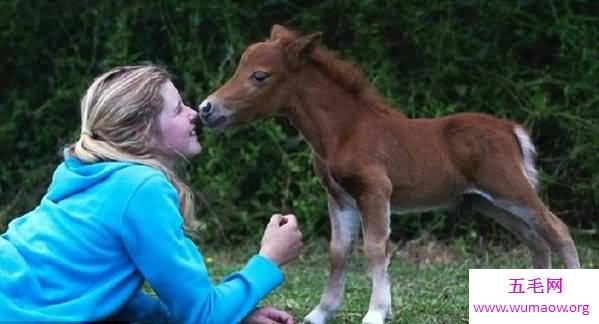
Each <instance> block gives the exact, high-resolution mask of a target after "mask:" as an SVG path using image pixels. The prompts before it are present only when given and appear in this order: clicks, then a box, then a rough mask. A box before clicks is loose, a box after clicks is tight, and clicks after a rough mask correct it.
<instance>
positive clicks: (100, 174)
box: [45, 152, 131, 202]
mask: <svg viewBox="0 0 599 324" xmlns="http://www.w3.org/2000/svg"><path fill="white" fill-rule="evenodd" d="M64 156H65V160H64V162H63V163H62V164H60V165H59V166H58V168H57V169H56V171H55V172H54V175H53V176H52V183H51V184H50V187H49V188H48V193H47V194H46V197H45V198H46V199H49V200H51V201H54V202H57V201H59V200H62V199H64V198H66V197H68V196H71V195H73V194H76V193H79V192H81V191H84V190H87V189H88V188H91V187H93V186H94V185H95V184H97V183H99V182H102V181H104V180H105V179H106V178H107V177H109V176H110V175H112V174H113V173H115V172H117V171H118V170H121V169H123V168H126V167H128V166H131V162H114V161H110V162H96V163H85V162H82V161H80V160H79V159H77V158H74V157H72V156H71V155H69V154H68V153H67V152H65V154H64ZM56 179H60V181H56Z"/></svg>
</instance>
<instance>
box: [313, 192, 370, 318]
mask: <svg viewBox="0 0 599 324" xmlns="http://www.w3.org/2000/svg"><path fill="white" fill-rule="evenodd" d="M328 204H329V218H330V221H331V242H330V247H329V253H330V255H329V257H330V269H329V281H328V284H327V286H326V288H325V290H324V292H323V294H322V297H321V298H320V304H318V306H316V307H315V308H314V309H313V310H312V311H311V312H310V313H309V314H308V315H307V316H306V318H305V319H304V323H310V324H323V323H326V322H327V321H329V320H330V319H332V318H333V317H334V316H335V313H336V312H337V310H338V309H339V307H341V304H342V303H343V294H344V286H345V273H346V265H347V260H348V259H349V256H350V254H351V248H352V241H353V240H354V239H355V238H356V236H357V234H358V230H359V228H360V214H359V211H358V209H357V206H356V204H355V203H354V202H353V199H351V200H347V201H344V204H343V205H340V204H339V203H337V202H336V201H335V200H334V199H333V198H332V197H331V196H330V195H329V200H328Z"/></svg>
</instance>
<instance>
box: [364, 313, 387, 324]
mask: <svg viewBox="0 0 599 324" xmlns="http://www.w3.org/2000/svg"><path fill="white" fill-rule="evenodd" d="M384 323H385V312H383V311H373V310H369V311H368V313H366V316H364V318H363V319H362V324H384Z"/></svg>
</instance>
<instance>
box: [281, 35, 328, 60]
mask: <svg viewBox="0 0 599 324" xmlns="http://www.w3.org/2000/svg"><path fill="white" fill-rule="evenodd" d="M321 37H322V33H321V32H317V33H312V34H309V35H305V36H301V37H298V38H296V39H294V40H293V41H291V42H290V43H289V45H288V46H287V55H288V56H289V58H291V59H292V60H294V61H295V62H296V63H298V64H301V63H303V62H304V61H305V60H306V59H307V58H308V57H309V56H310V53H312V50H314V48H315V47H316V44H317V43H318V40H319V39H320V38H321Z"/></svg>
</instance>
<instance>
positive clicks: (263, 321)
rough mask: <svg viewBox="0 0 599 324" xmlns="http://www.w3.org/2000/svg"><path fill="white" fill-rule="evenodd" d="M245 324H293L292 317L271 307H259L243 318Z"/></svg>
mask: <svg viewBox="0 0 599 324" xmlns="http://www.w3.org/2000/svg"><path fill="white" fill-rule="evenodd" d="M244 323H245V324H275V323H281V324H293V316H291V315H289V314H288V313H287V312H284V311H282V310H278V309H276V308H274V307H272V306H266V307H261V308H258V309H256V310H255V311H253V312H252V313H251V314H250V315H248V317H246V318H245V321H244Z"/></svg>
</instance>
